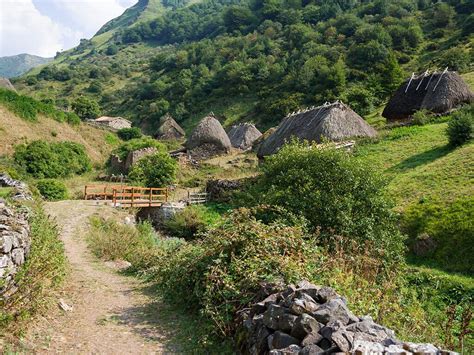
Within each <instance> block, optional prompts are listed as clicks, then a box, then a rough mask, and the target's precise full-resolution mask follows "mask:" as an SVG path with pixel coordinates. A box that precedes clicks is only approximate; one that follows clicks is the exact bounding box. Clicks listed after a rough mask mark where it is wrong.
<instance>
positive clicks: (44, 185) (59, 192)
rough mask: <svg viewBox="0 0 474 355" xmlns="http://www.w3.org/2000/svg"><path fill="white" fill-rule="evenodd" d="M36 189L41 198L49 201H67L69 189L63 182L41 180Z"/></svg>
mask: <svg viewBox="0 0 474 355" xmlns="http://www.w3.org/2000/svg"><path fill="white" fill-rule="evenodd" d="M36 187H37V189H38V191H39V192H40V194H41V196H43V198H44V199H46V200H48V201H59V200H65V199H67V188H66V185H64V183H63V182H62V181H59V180H54V179H44V180H39V181H38V182H37V183H36Z"/></svg>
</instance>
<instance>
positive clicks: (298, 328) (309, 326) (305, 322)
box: [291, 313, 321, 339]
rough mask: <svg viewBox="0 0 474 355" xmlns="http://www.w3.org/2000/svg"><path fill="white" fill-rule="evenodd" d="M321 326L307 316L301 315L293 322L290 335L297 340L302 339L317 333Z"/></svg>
mask: <svg viewBox="0 0 474 355" xmlns="http://www.w3.org/2000/svg"><path fill="white" fill-rule="evenodd" d="M320 329H321V324H320V323H318V321H317V320H316V319H314V318H313V317H311V316H310V315H309V314H306V313H303V314H301V315H300V316H298V318H297V319H296V321H295V322H294V327H293V329H292V330H291V335H292V336H294V337H295V338H298V339H304V338H305V337H306V336H307V335H308V334H311V333H318V332H319V330H320Z"/></svg>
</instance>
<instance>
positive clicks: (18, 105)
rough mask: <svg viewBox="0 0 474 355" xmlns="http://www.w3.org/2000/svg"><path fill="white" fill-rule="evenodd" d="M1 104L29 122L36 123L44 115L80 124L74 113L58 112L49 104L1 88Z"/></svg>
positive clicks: (60, 120) (59, 120)
mask: <svg viewBox="0 0 474 355" xmlns="http://www.w3.org/2000/svg"><path fill="white" fill-rule="evenodd" d="M0 103H2V104H4V105H5V106H6V107H7V108H8V109H9V110H11V111H12V112H13V113H15V114H16V115H18V116H19V117H21V118H23V119H25V120H28V121H36V120H37V119H38V115H39V114H42V115H45V116H47V117H50V118H52V119H54V120H56V121H58V122H67V123H69V124H72V125H76V124H79V123H80V119H79V117H78V116H77V115H76V114H75V113H73V112H64V111H61V110H58V109H57V108H56V107H55V106H54V105H52V104H50V103H48V102H41V101H37V100H35V99H33V98H31V97H29V96H25V95H19V94H17V93H16V92H14V91H11V90H7V89H3V88H0Z"/></svg>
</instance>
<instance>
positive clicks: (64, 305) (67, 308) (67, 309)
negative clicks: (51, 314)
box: [58, 298, 73, 312]
mask: <svg viewBox="0 0 474 355" xmlns="http://www.w3.org/2000/svg"><path fill="white" fill-rule="evenodd" d="M58 304H59V308H61V309H62V310H63V311H64V312H72V310H73V307H72V306H70V305H68V304H67V303H66V302H65V301H64V300H63V299H62V298H60V299H59V302H58Z"/></svg>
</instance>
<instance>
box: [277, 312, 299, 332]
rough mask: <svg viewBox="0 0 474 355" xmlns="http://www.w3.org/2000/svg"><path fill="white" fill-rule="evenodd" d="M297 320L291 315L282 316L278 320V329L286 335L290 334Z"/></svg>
mask: <svg viewBox="0 0 474 355" xmlns="http://www.w3.org/2000/svg"><path fill="white" fill-rule="evenodd" d="M297 318H298V317H297V316H295V315H293V314H289V313H287V314H283V315H282V316H280V317H279V319H278V329H279V330H283V331H284V332H288V333H289V332H291V330H292V329H293V328H294V326H295V322H296V320H297Z"/></svg>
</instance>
